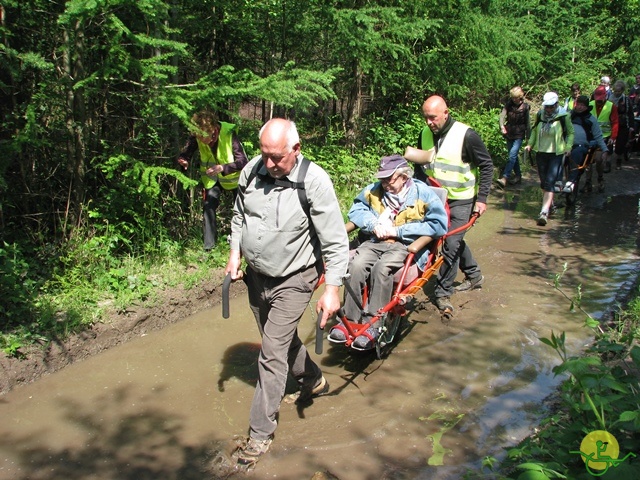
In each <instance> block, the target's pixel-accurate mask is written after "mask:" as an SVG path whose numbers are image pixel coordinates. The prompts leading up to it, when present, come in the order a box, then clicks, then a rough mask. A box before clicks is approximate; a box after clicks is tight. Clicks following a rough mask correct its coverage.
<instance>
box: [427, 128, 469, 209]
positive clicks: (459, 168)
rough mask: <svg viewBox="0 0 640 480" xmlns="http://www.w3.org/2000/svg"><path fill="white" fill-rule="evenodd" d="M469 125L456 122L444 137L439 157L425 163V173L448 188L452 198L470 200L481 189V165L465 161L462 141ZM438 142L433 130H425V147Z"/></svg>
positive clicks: (448, 196) (430, 146)
mask: <svg viewBox="0 0 640 480" xmlns="http://www.w3.org/2000/svg"><path fill="white" fill-rule="evenodd" d="M468 129H469V126H468V125H465V124H464V123H460V122H454V124H453V125H451V128H450V129H449V132H447V135H446V136H445V137H444V140H443V142H442V144H441V145H440V147H439V148H438V151H437V152H436V156H435V159H434V160H433V161H432V162H431V163H428V164H426V165H424V170H425V173H426V174H427V175H428V176H430V177H432V178H434V179H436V180H437V181H438V182H439V183H440V185H442V186H443V187H444V188H445V189H446V190H447V198H449V199H450V200H468V199H470V198H474V197H475V196H476V194H477V193H478V185H477V180H476V179H477V178H478V168H477V167H473V168H472V165H471V164H470V163H466V162H463V161H462V145H463V143H464V136H465V133H466V132H467V130H468ZM433 146H434V142H433V132H432V131H431V129H430V128H429V127H425V128H424V129H423V130H422V149H423V150H429V149H430V148H432V147H433Z"/></svg>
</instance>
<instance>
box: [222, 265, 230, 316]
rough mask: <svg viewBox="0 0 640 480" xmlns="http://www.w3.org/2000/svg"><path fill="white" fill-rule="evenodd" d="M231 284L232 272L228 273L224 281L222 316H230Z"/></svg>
mask: <svg viewBox="0 0 640 480" xmlns="http://www.w3.org/2000/svg"><path fill="white" fill-rule="evenodd" d="M230 286H231V274H230V273H227V275H226V276H225V277H224V282H222V318H229V287H230Z"/></svg>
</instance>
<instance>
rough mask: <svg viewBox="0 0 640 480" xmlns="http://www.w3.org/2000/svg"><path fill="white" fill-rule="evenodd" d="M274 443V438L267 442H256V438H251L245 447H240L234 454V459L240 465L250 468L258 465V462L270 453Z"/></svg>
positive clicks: (268, 439)
mask: <svg viewBox="0 0 640 480" xmlns="http://www.w3.org/2000/svg"><path fill="white" fill-rule="evenodd" d="M272 441H273V438H272V437H269V438H267V439H266V440H256V439H255V438H251V437H249V438H248V439H247V441H246V442H245V443H244V444H243V445H240V446H239V447H238V449H237V450H236V451H235V452H233V455H232V457H233V458H234V459H235V460H236V462H237V463H238V465H241V466H245V467H250V466H252V465H254V464H256V463H257V462H258V460H260V457H261V456H262V455H264V454H265V453H267V452H268V451H269V447H270V446H271V442H272Z"/></svg>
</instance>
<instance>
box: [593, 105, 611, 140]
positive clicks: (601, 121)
mask: <svg viewBox="0 0 640 480" xmlns="http://www.w3.org/2000/svg"><path fill="white" fill-rule="evenodd" d="M589 105H593V109H592V111H591V113H593V115H594V116H595V115H596V101H595V100H591V102H589ZM612 111H613V103H612V102H610V101H609V100H607V101H606V102H604V105H603V107H602V111H601V112H600V115H598V125H600V130H602V136H603V137H604V138H609V137H610V136H611V112H612Z"/></svg>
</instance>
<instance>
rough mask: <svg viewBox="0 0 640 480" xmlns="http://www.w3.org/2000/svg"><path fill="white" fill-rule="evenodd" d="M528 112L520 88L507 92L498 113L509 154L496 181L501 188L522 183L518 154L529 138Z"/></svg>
mask: <svg viewBox="0 0 640 480" xmlns="http://www.w3.org/2000/svg"><path fill="white" fill-rule="evenodd" d="M529 110H530V109H529V104H528V103H527V102H525V101H524V92H523V91H522V88H520V87H513V88H512V89H511V90H510V91H509V100H507V103H506V104H505V106H504V107H503V108H502V111H501V112H500V132H501V133H502V136H503V137H504V138H505V139H506V140H507V152H508V154H509V158H508V159H507V164H506V165H505V167H504V170H503V171H502V176H501V177H500V178H499V179H498V180H497V183H498V186H500V187H501V188H505V187H506V186H507V183H509V184H510V185H516V184H518V183H520V182H521V181H522V172H521V171H520V162H519V161H518V152H519V151H520V147H521V146H522V142H523V141H524V139H525V138H529V130H530V123H529ZM512 172H513V173H514V175H513V177H511V173H512Z"/></svg>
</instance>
